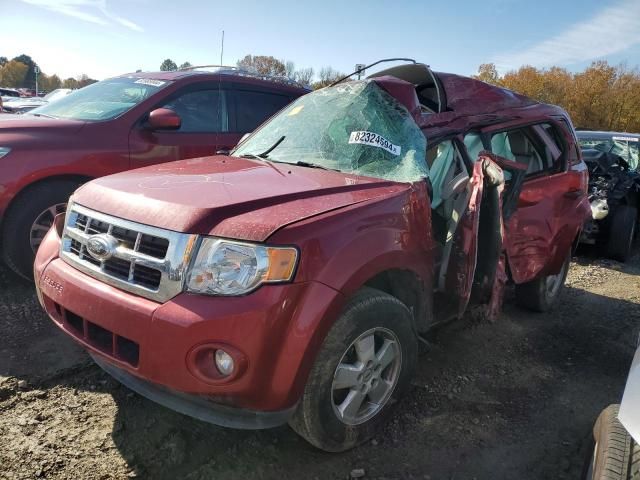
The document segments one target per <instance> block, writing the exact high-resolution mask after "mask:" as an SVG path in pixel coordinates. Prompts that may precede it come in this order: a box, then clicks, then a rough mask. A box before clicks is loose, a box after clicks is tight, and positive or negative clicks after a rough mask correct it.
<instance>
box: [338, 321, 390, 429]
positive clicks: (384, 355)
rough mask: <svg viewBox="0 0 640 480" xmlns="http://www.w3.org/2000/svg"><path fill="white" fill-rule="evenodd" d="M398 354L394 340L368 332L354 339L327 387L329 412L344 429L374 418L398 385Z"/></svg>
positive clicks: (379, 330)
mask: <svg viewBox="0 0 640 480" xmlns="http://www.w3.org/2000/svg"><path fill="white" fill-rule="evenodd" d="M401 367H402V351H401V349H400V342H399V341H398V337H396V335H395V334H394V333H393V332H392V331H391V330H388V329H386V328H372V329H370V330H367V331H366V332H364V333H363V334H362V335H360V336H359V337H358V338H356V339H355V340H354V341H353V342H352V343H351V345H349V347H348V348H347V350H346V351H345V353H344V354H343V356H342V359H341V360H340V363H339V364H338V366H337V367H336V370H335V372H334V375H333V383H332V386H331V396H332V402H333V411H334V412H335V414H336V416H337V417H338V419H339V420H340V421H341V422H343V423H345V424H347V425H359V424H362V423H364V422H366V421H367V420H369V419H371V418H372V417H374V416H375V415H376V414H378V413H379V412H380V411H381V410H382V408H383V407H384V406H385V404H386V403H387V402H388V401H389V398H390V397H391V394H392V393H393V390H394V388H395V386H396V384H397V383H398V378H399V377H400V370H401Z"/></svg>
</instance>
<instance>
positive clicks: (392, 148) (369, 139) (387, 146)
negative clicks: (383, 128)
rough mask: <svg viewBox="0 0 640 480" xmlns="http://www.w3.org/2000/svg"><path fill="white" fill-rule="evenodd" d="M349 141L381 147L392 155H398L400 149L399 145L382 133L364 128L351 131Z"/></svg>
mask: <svg viewBox="0 0 640 480" xmlns="http://www.w3.org/2000/svg"><path fill="white" fill-rule="evenodd" d="M349 143H359V144H361V145H370V146H372V147H378V148H382V149H383V150H386V151H387V152H389V153H391V154H393V155H400V150H401V149H400V146H399V145H394V144H393V143H391V142H390V141H389V140H387V139H386V138H384V137H383V136H382V135H378V134H377V133H373V132H367V131H364V130H363V131H356V132H351V135H349Z"/></svg>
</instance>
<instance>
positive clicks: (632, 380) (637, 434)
mask: <svg viewBox="0 0 640 480" xmlns="http://www.w3.org/2000/svg"><path fill="white" fill-rule="evenodd" d="M618 419H619V420H620V423H622V425H623V426H624V428H626V429H627V431H628V432H629V434H631V436H632V437H633V439H634V440H635V441H636V442H637V443H640V348H638V350H636V355H635V357H634V358H633V363H632V364H631V370H630V371H629V377H628V378H627V386H626V387H625V389H624V396H623V397H622V403H621V404H620V412H619V414H618Z"/></svg>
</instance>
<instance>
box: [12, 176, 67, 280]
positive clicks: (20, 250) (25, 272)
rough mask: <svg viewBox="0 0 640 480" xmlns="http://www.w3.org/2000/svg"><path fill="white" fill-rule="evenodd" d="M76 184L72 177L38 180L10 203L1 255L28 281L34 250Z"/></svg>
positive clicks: (31, 272)
mask: <svg viewBox="0 0 640 480" xmlns="http://www.w3.org/2000/svg"><path fill="white" fill-rule="evenodd" d="M78 186H79V184H78V183H77V182H74V181H71V180H59V181H51V182H47V183H41V184H38V185H35V186H33V187H31V188H30V189H29V190H27V191H26V192H25V193H24V194H22V195H20V197H18V198H17V199H16V200H15V202H14V203H13V204H12V205H11V207H10V210H9V212H8V214H7V216H6V217H5V219H4V222H3V223H4V224H3V228H2V256H3V259H4V262H5V263H6V264H7V266H8V267H9V268H11V270H13V271H14V272H16V273H17V274H18V275H20V276H21V277H23V278H25V279H27V280H31V279H32V278H33V260H34V258H35V254H36V251H37V250H38V247H39V246H40V243H41V242H42V239H43V238H44V236H45V235H46V233H47V231H48V230H49V228H50V227H51V225H52V224H53V218H54V217H55V216H56V215H57V214H58V213H62V212H64V211H65V209H66V207H67V200H68V199H69V196H70V195H71V194H72V193H73V191H74V190H75V189H76V188H78Z"/></svg>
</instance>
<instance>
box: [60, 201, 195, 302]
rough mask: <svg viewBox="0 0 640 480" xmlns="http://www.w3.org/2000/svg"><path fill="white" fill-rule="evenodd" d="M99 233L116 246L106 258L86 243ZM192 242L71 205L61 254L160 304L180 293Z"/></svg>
mask: <svg viewBox="0 0 640 480" xmlns="http://www.w3.org/2000/svg"><path fill="white" fill-rule="evenodd" d="M103 235H108V236H109V238H110V239H111V241H112V242H114V244H115V245H116V247H115V248H114V250H113V252H110V256H109V257H108V258H106V259H98V258H96V257H95V256H92V254H91V253H90V252H89V250H88V249H87V244H88V242H89V239H91V238H92V237H94V236H103ZM114 239H115V240H114ZM195 240H196V236H195V235H188V234H183V233H177V232H172V231H170V230H164V229H160V228H156V227H151V226H148V225H143V224H140V223H135V222H130V221H128V220H123V219H121V218H117V217H112V216H110V215H105V214H103V213H100V212H96V211H93V210H90V209H88V208H85V207H83V206H81V205H78V204H73V203H71V204H70V205H69V208H68V210H67V216H66V218H65V226H64V232H63V234H62V246H61V251H60V256H61V258H62V259H63V260H65V261H66V262H67V263H69V264H70V265H73V266H74V267H76V268H78V269H79V270H81V271H83V272H84V273H87V274H88V275H90V276H92V277H94V278H97V279H99V280H101V281H103V282H105V283H108V284H110V285H113V286H115V287H118V288H121V289H123V290H126V291H128V292H131V293H135V294H137V295H140V296H143V297H146V298H150V299H152V300H156V301H160V302H163V301H167V300H169V299H170V298H172V297H174V296H175V295H177V294H178V293H180V292H181V291H182V287H183V278H184V273H185V268H186V266H187V262H188V259H189V257H190V254H191V249H192V248H193V245H194V243H195ZM93 254H95V252H93Z"/></svg>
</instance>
